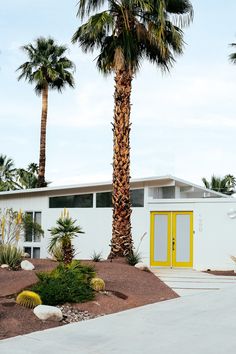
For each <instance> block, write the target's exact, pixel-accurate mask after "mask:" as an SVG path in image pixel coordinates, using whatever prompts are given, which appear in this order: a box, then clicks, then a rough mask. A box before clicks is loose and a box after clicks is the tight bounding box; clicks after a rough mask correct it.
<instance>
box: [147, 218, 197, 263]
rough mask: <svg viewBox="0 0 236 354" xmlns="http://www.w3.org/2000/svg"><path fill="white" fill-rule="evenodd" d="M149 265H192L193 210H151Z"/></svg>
mask: <svg viewBox="0 0 236 354" xmlns="http://www.w3.org/2000/svg"><path fill="white" fill-rule="evenodd" d="M150 236H151V237H150V238H151V249H150V253H151V266H162V267H192V266H193V212H191V211H176V212H170V211H166V212H151V235H150Z"/></svg>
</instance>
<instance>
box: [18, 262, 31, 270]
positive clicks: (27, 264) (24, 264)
mask: <svg viewBox="0 0 236 354" xmlns="http://www.w3.org/2000/svg"><path fill="white" fill-rule="evenodd" d="M20 266H21V268H22V269H24V270H33V269H34V265H33V264H32V263H31V262H29V261H22V262H21V264H20Z"/></svg>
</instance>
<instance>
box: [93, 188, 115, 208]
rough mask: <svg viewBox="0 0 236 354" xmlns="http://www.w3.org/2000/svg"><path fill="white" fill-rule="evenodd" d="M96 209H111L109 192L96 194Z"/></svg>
mask: <svg viewBox="0 0 236 354" xmlns="http://www.w3.org/2000/svg"><path fill="white" fill-rule="evenodd" d="M96 207H97V208H112V193H111V192H103V193H96Z"/></svg>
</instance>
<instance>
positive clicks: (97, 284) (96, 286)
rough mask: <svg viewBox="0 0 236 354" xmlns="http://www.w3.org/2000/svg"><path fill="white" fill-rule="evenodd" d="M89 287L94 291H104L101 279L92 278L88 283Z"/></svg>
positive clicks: (103, 283)
mask: <svg viewBox="0 0 236 354" xmlns="http://www.w3.org/2000/svg"><path fill="white" fill-rule="evenodd" d="M90 284H91V287H92V288H93V290H95V291H104V290H105V282H104V280H103V279H101V278H93V279H92V280H91V282H90Z"/></svg>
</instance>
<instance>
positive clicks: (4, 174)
mask: <svg viewBox="0 0 236 354" xmlns="http://www.w3.org/2000/svg"><path fill="white" fill-rule="evenodd" d="M15 176H16V169H15V166H14V161H13V160H12V159H10V158H7V156H6V155H2V154H1V155H0V191H2V192H3V191H10V190H14V189H17V187H18V186H17V184H16V182H15Z"/></svg>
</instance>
